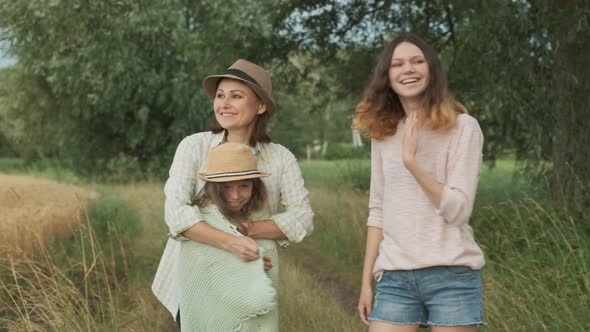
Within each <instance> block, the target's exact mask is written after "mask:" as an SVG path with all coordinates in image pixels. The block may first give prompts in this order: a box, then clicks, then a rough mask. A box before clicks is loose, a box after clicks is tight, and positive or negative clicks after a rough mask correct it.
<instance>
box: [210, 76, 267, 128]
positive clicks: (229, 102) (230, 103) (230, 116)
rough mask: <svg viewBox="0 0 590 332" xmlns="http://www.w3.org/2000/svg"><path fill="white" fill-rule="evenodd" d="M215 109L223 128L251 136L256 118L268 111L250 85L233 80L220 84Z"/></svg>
mask: <svg viewBox="0 0 590 332" xmlns="http://www.w3.org/2000/svg"><path fill="white" fill-rule="evenodd" d="M213 109H214V111H215V119H217V122H219V124H220V125H221V127H223V128H224V129H227V130H228V131H229V132H232V131H246V132H248V133H249V134H251V133H252V130H253V129H254V124H255V123H256V116H257V115H258V114H262V113H263V112H264V111H265V110H266V109H265V106H264V103H262V101H261V100H260V98H258V96H257V95H256V94H255V93H254V91H252V89H250V88H249V87H248V85H246V84H245V83H242V82H241V81H238V80H233V79H222V80H221V81H220V82H219V84H218V85H217V92H216V94H215V100H214V101H213Z"/></svg>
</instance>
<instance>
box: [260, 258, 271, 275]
mask: <svg viewBox="0 0 590 332" xmlns="http://www.w3.org/2000/svg"><path fill="white" fill-rule="evenodd" d="M262 261H263V262H264V272H268V270H270V269H271V268H272V262H271V261H270V257H268V256H262Z"/></svg>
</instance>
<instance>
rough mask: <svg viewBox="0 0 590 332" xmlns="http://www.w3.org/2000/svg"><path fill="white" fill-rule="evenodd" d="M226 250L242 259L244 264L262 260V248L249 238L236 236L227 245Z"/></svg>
mask: <svg viewBox="0 0 590 332" xmlns="http://www.w3.org/2000/svg"><path fill="white" fill-rule="evenodd" d="M226 250H227V251H229V252H232V253H234V254H235V255H236V256H238V257H240V259H241V260H242V261H243V262H251V261H255V260H257V259H259V258H260V247H258V244H257V243H256V241H254V240H252V239H251V238H249V237H247V236H234V237H232V239H231V240H230V241H229V243H228V244H227V245H226Z"/></svg>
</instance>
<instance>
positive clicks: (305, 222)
mask: <svg viewBox="0 0 590 332" xmlns="http://www.w3.org/2000/svg"><path fill="white" fill-rule="evenodd" d="M281 159H282V160H283V163H284V165H283V167H282V170H281V174H280V175H279V176H280V188H279V189H280V195H281V201H280V202H281V205H282V206H283V207H284V208H285V210H286V211H284V212H282V213H279V214H275V215H273V216H272V217H271V219H273V220H274V221H275V223H276V224H277V226H278V227H279V228H280V229H281V231H282V232H283V234H285V236H286V237H287V238H288V239H289V241H292V242H295V243H297V242H301V241H302V240H303V238H304V237H306V236H307V235H309V234H311V232H312V231H313V211H312V210H311V206H310V204H309V199H308V197H307V194H308V192H307V189H305V186H304V182H303V177H302V175H301V170H300V169H299V165H298V164H297V159H295V156H294V155H293V154H292V153H291V152H289V151H288V150H287V149H284V150H283V156H282V158H281ZM279 244H280V245H281V246H282V247H285V246H286V245H287V241H279Z"/></svg>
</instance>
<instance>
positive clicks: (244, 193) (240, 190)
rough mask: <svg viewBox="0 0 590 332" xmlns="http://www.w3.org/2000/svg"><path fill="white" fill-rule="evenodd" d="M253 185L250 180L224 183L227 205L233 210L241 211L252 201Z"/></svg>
mask: <svg viewBox="0 0 590 332" xmlns="http://www.w3.org/2000/svg"><path fill="white" fill-rule="evenodd" d="M253 186H254V183H253V182H252V181H250V180H240V181H231V182H225V183H223V199H224V200H225V203H226V204H227V207H228V208H229V209H230V210H231V211H233V212H238V211H240V209H242V208H243V207H244V205H246V203H248V202H249V201H250V198H251V197H252V188H253Z"/></svg>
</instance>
